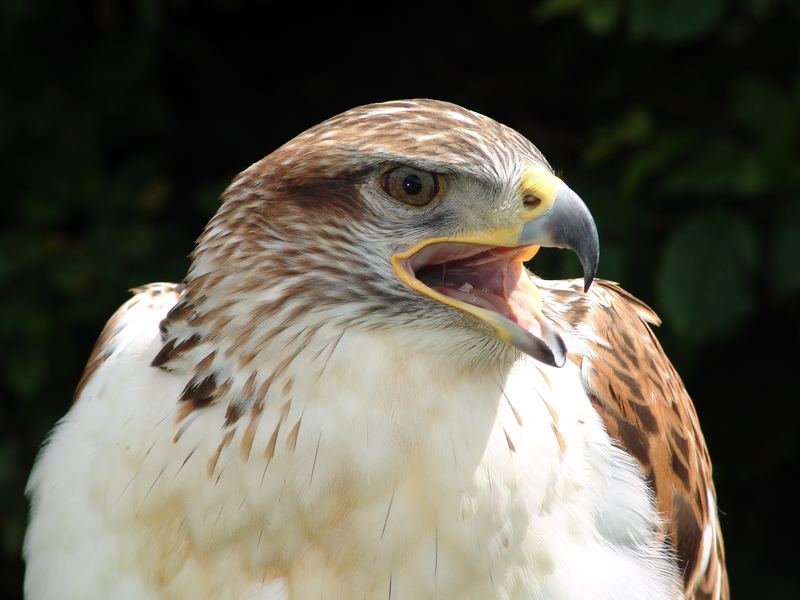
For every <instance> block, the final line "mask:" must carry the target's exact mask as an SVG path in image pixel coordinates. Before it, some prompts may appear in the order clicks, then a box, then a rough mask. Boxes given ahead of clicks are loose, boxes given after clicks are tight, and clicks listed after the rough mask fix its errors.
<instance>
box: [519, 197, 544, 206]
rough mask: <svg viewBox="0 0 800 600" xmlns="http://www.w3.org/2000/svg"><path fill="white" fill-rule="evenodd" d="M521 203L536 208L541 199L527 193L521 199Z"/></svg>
mask: <svg viewBox="0 0 800 600" xmlns="http://www.w3.org/2000/svg"><path fill="white" fill-rule="evenodd" d="M522 203H523V204H524V205H525V208H536V207H537V206H539V205H540V204H541V203H542V200H541V198H537V197H536V196H531V195H527V196H525V197H524V198H523V199H522Z"/></svg>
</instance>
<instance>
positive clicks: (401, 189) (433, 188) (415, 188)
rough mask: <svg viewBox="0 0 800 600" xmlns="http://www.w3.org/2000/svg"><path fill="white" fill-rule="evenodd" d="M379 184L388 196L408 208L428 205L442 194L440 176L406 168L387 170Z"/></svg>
mask: <svg viewBox="0 0 800 600" xmlns="http://www.w3.org/2000/svg"><path fill="white" fill-rule="evenodd" d="M379 182H380V186H381V188H382V189H383V191H384V192H386V193H387V194H388V195H389V196H391V197H392V198H394V199H395V200H399V201H400V202H402V203H403V204H408V205H410V206H425V205H426V204H430V203H431V201H433V200H434V198H436V197H438V196H439V195H440V194H441V192H442V185H441V175H439V174H438V173H429V172H427V171H422V170H420V169H415V168H414V167H408V166H400V167H394V168H391V169H389V170H388V171H386V172H384V173H383V174H382V175H381V176H380V178H379Z"/></svg>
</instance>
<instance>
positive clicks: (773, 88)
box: [0, 0, 800, 598]
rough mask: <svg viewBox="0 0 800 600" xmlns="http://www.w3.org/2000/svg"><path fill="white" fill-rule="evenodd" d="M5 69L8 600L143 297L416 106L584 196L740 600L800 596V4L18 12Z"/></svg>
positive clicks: (5, 19)
mask: <svg viewBox="0 0 800 600" xmlns="http://www.w3.org/2000/svg"><path fill="white" fill-rule="evenodd" d="M0 55H1V56H2V61H1V62H0V149H1V152H0V156H2V160H0V173H1V174H2V181H3V184H4V185H8V189H6V191H5V192H3V193H2V198H3V201H2V204H3V207H2V209H1V210H2V214H3V217H2V225H1V226H0V290H1V293H0V356H2V360H1V361H0V399H1V400H2V402H1V403H0V561H1V562H0V594H1V595H2V596H3V597H6V598H13V597H19V595H20V589H21V583H20V582H21V577H22V572H23V564H22V561H21V559H20V544H21V541H22V537H23V533H24V528H25V522H26V510H27V508H26V501H25V499H24V497H23V487H24V484H25V480H26V478H27V475H28V472H29V470H30V467H31V464H32V462H33V459H34V457H35V454H36V452H37V449H38V447H39V445H40V444H41V442H42V440H43V439H44V438H45V436H46V434H47V431H48V430H49V429H50V428H51V427H52V426H53V424H54V423H55V421H56V420H57V419H58V418H59V417H60V416H61V415H63V414H64V412H65V411H66V410H67V409H68V407H69V403H70V399H71V394H72V390H73V389H74V386H75V384H76V382H77V381H78V378H79V377H80V373H81V370H82V368H83V364H84V362H85V360H86V358H87V356H88V353H89V351H90V349H91V346H92V344H93V343H94V340H95V338H96V336H97V334H98V333H99V331H100V329H101V327H102V326H103V323H104V322H105V320H106V319H107V318H108V316H110V314H111V313H112V312H113V311H114V309H115V308H116V307H117V306H118V305H119V304H120V303H121V302H123V301H124V300H125V299H126V298H127V297H128V295H127V292H126V290H127V289H128V288H131V287H133V286H136V285H139V284H142V283H146V282H151V281H160V280H166V281H177V280H180V279H182V277H183V274H184V273H185V270H186V268H187V266H188V261H187V259H186V255H187V253H188V252H189V251H190V250H191V248H192V246H193V240H194V239H195V237H196V236H197V235H198V234H199V232H200V230H201V228H202V227H203V225H204V224H205V222H206V221H207V220H208V218H209V217H210V216H211V215H212V214H213V212H214V211H215V209H216V207H217V204H218V196H219V194H220V192H221V191H222V190H223V189H224V187H225V186H226V184H227V183H228V181H229V180H230V179H231V177H232V176H234V175H235V174H236V173H237V172H238V171H240V170H242V169H243V168H245V167H246V166H248V165H249V164H250V163H252V162H254V161H255V160H257V159H259V158H261V157H262V156H264V155H265V154H267V153H269V152H271V151H272V150H273V149H274V148H276V147H277V146H279V145H280V144H282V143H283V142H285V141H287V140H288V139H290V138H291V137H293V136H294V135H296V134H297V133H299V132H301V131H302V130H304V129H306V128H307V127H309V126H311V125H313V124H315V123H317V122H319V121H321V120H323V119H324V118H326V117H329V116H331V115H333V114H335V113H338V112H340V111H342V110H345V109H347V108H350V107H352V106H355V105H359V104H364V103H367V102H373V101H380V100H388V99H394V98H403V97H420V96H425V97H433V98H440V99H446V100H450V101H453V102H456V103H459V104H462V105H464V106H466V107H468V108H471V109H473V110H477V111H479V112H482V113H484V114H487V115H489V116H491V117H494V118H495V119H497V120H499V121H501V122H504V123H506V124H508V125H510V126H512V127H514V128H516V129H518V130H520V131H521V132H522V133H523V134H525V135H527V136H528V137H529V138H530V139H532V140H533V141H534V143H536V144H537V145H538V146H539V147H540V148H541V149H542V150H543V152H544V153H545V154H546V156H548V158H549V159H550V161H551V162H552V164H553V165H554V166H555V167H556V169H557V170H558V171H559V173H560V174H561V175H562V176H563V177H564V178H565V179H566V180H567V181H568V182H569V184H570V185H571V186H572V187H573V188H574V189H576V190H577V191H578V192H579V193H580V194H581V195H582V196H583V198H584V199H585V200H586V201H587V203H588V204H589V206H590V208H591V209H592V211H593V213H594V215H595V217H596V220H597V222H598V226H599V230H600V237H601V247H602V251H601V266H600V275H601V276H603V277H606V278H609V279H613V280H616V281H619V282H621V283H622V284H623V285H624V286H625V287H626V288H628V289H629V290H631V291H632V292H634V293H636V294H637V295H639V296H640V297H642V298H643V299H644V300H645V301H647V302H648V303H650V304H651V305H652V306H653V307H654V308H655V309H656V310H657V311H658V312H659V313H660V314H661V316H662V318H663V320H664V325H663V326H662V327H661V328H660V329H659V330H658V335H659V337H660V338H661V340H662V341H663V343H664V344H665V346H666V348H667V350H668V352H669V354H670V356H671V357H672V359H673V361H674V362H675V363H676V365H677V366H678V369H679V371H680V372H681V373H682V375H683V377H684V379H685V381H686V384H687V387H688V388H689V391H690V392H691V393H692V395H693V397H694V399H695V402H696V404H697V410H698V412H699V413H700V418H701V422H702V424H703V428H704V431H705V434H706V437H707V440H708V443H709V446H710V449H711V454H712V457H713V458H714V460H715V471H714V474H715V479H716V482H717V488H718V492H719V505H720V508H721V510H722V513H723V514H722V524H723V527H724V529H725V533H726V542H727V550H728V564H729V570H730V577H731V584H732V590H733V593H734V596H735V597H736V598H798V597H800V574H799V573H798V571H799V569H798V566H797V557H798V551H797V536H798V527H797V517H796V515H794V510H795V508H796V504H797V501H796V498H797V496H796V493H795V492H790V491H789V488H790V487H791V486H792V481H795V480H796V476H797V474H798V454H799V453H800V448H799V447H798V446H799V443H798V442H799V441H800V436H799V435H798V400H800V393H798V386H797V373H796V369H797V366H796V362H797V358H796V353H795V350H794V348H795V344H796V343H797V339H798V333H800V319H798V308H800V139H799V137H800V136H798V129H799V124H798V119H799V118H800V0H791V1H790V0H701V1H695V0H671V1H669V2H666V1H658V0H545V1H544V2H533V1H528V2H512V1H509V0H502V1H495V2H488V1H487V2H485V3H480V4H479V3H470V2H461V3H455V4H452V5H449V6H447V5H435V6H434V5H428V6H414V5H412V4H409V3H402V4H400V3H378V2H376V3H373V4H372V5H371V6H370V7H361V8H359V7H355V6H351V5H349V4H346V3H339V4H327V5H325V6H323V7H318V6H314V5H310V4H305V3H300V2H295V3H294V4H286V3H282V4H280V5H276V4H269V3H266V2H246V1H244V0H239V1H229V2H190V1H188V0H163V1H158V0H130V1H126V2H123V1H118V0H95V1H94V2H84V3H56V2H50V3H46V2H44V1H42V0H3V1H2V3H0ZM534 268H535V269H536V270H538V271H539V272H540V273H543V274H545V275H547V276H576V275H577V274H578V273H579V269H578V267H577V262H575V261H574V259H573V258H571V257H568V256H567V254H565V253H549V254H546V255H544V256H543V257H542V258H541V259H537V261H536V262H535V264H534ZM792 473H794V475H792Z"/></svg>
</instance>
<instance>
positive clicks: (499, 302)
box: [433, 263, 540, 335]
mask: <svg viewBox="0 0 800 600" xmlns="http://www.w3.org/2000/svg"><path fill="white" fill-rule="evenodd" d="M501 279H502V281H501V282H497V283H499V285H497V286H492V287H499V288H502V291H501V290H495V289H493V290H488V289H485V288H483V289H480V288H477V287H474V286H473V285H472V284H471V283H469V282H465V283H462V284H461V286H459V287H456V284H454V283H451V284H449V285H436V286H433V289H435V290H436V291H437V292H439V293H441V294H444V295H445V296H450V297H451V298H454V299H456V300H460V301H461V302H466V303H467V304H472V305H473V306H480V307H481V308H485V309H487V310H491V311H492V312H496V313H498V314H500V315H502V316H504V317H506V318H507V319H509V320H511V321H513V322H514V323H516V324H517V325H519V326H520V327H522V328H523V329H525V330H526V331H531V333H533V334H535V335H538V334H539V333H540V332H539V319H538V315H539V303H538V293H537V290H536V288H535V287H534V285H533V282H531V280H530V277H529V276H528V273H527V272H526V271H525V269H523V268H522V267H521V266H520V265H517V264H513V263H512V264H510V265H509V266H508V269H507V270H506V271H505V272H504V273H503V274H502V277H501ZM479 285H480V284H479Z"/></svg>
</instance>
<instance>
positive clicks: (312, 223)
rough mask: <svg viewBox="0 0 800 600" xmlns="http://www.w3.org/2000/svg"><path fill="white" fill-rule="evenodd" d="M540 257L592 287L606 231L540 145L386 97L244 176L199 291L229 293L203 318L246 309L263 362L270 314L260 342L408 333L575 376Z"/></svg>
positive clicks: (205, 242) (232, 191) (452, 110)
mask: <svg viewBox="0 0 800 600" xmlns="http://www.w3.org/2000/svg"><path fill="white" fill-rule="evenodd" d="M541 246H546V247H559V248H569V249H571V250H573V251H574V252H576V253H577V255H578V257H579V259H580V261H581V263H582V266H583V277H584V285H585V288H587V289H588V286H589V285H590V284H591V281H592V278H593V277H594V275H595V271H596V269H597V263H598V254H599V245H598V238H597V231H596V228H595V224H594V221H593V219H592V216H591V214H590V213H589V211H588V209H587V208H586V206H585V205H584V203H583V202H582V201H581V200H580V198H579V197H578V196H577V195H576V194H575V193H574V192H573V191H572V190H571V189H570V188H569V187H567V185H565V184H564V182H563V181H561V180H560V179H559V178H558V177H557V176H556V175H555V174H554V173H553V171H552V169H551V168H550V166H549V165H548V163H547V161H546V160H545V159H544V157H543V156H542V154H541V153H540V152H539V151H538V150H537V149H536V147H535V146H534V145H533V144H532V143H531V142H529V141H528V140H527V139H526V138H524V137H523V136H522V135H520V134H519V133H517V132H516V131H514V130H512V129H510V128H508V127H505V126H504V125H501V124H499V123H497V122H496V121H494V120H492V119H489V118H487V117H485V116H482V115H479V114H477V113H474V112H471V111H468V110H466V109H464V108H461V107H459V106H456V105H454V104H450V103H446V102H439V101H433V100H409V101H396V102H387V103H382V104H372V105H367V106H362V107H358V108H355V109H352V110H349V111H347V112H345V113H342V114H340V115H337V116H335V117H333V118H331V119H329V120H327V121H325V122H323V123H321V124H319V125H317V126H315V127H313V128H311V129H309V130H307V131H306V132H304V133H302V134H300V135H299V136H297V137H296V138H295V139H293V140H292V141H290V142H288V143H287V144H285V145H284V146H282V147H281V148H279V149H278V150H276V151H275V152H273V153H272V154H270V155H269V156H267V157H266V158H264V159H263V160H261V161H259V162H258V163H256V164H254V165H253V166H251V167H250V168H249V169H247V170H246V171H245V172H244V173H242V174H241V175H240V176H239V177H238V178H237V179H236V180H235V181H234V182H233V184H232V185H231V186H230V187H229V188H228V190H227V191H226V193H225V196H224V203H223V205H222V207H221V208H220V211H219V212H218V214H217V215H216V216H215V217H214V219H212V221H211V222H210V223H209V225H208V227H207V229H206V231H205V232H204V234H203V236H202V237H201V239H200V241H199V245H198V248H197V250H196V251H195V254H194V264H193V267H192V271H191V273H190V277H189V280H188V284H189V288H188V289H189V291H190V293H192V294H193V296H194V298H195V299H202V301H205V302H206V303H208V302H211V300H210V299H213V298H214V297H216V298H218V299H219V298H220V297H224V298H225V301H224V302H221V301H218V302H217V306H216V308H215V307H214V306H207V307H206V310H205V311H203V312H204V313H208V312H213V311H214V310H216V311H217V312H218V313H219V314H224V313H225V310H223V308H224V307H227V312H228V313H231V307H232V306H237V307H238V312H236V314H229V315H228V316H225V317H223V318H222V323H221V325H222V326H229V325H230V324H231V323H234V324H238V327H239V329H240V330H241V331H245V332H249V333H250V334H251V335H250V340H249V341H248V342H247V343H244V346H248V345H252V346H253V347H252V348H251V352H257V351H258V339H257V338H258V335H256V332H258V331H259V327H260V326H261V323H262V322H265V321H267V320H268V319H269V321H270V322H271V323H273V326H272V327H271V332H270V333H269V334H267V333H263V334H262V335H261V338H259V339H267V336H268V335H270V336H274V335H279V334H286V335H289V336H294V337H295V338H296V337H297V336H299V335H300V334H301V332H302V331H308V329H309V327H312V328H313V327H314V325H313V323H314V322H315V320H316V321H317V322H319V326H320V327H321V326H322V324H323V323H331V322H341V323H342V324H344V325H349V326H352V325H356V326H363V327H367V328H371V329H381V328H392V327H395V326H397V325H403V326H405V327H406V328H407V329H413V330H414V331H416V332H420V331H427V332H435V336H436V337H437V339H440V340H442V339H451V340H459V343H464V342H466V343H470V341H472V343H473V345H474V346H475V347H484V348H491V349H494V350H497V348H498V347H500V348H503V349H506V350H508V349H511V350H513V349H516V350H517V351H522V352H524V353H526V354H529V355H530V356H532V357H534V358H536V359H537V360H539V361H542V362H544V363H546V364H549V365H556V366H560V365H562V364H563V363H564V360H565V357H566V349H565V346H564V342H563V341H562V339H561V338H560V336H559V335H558V333H557V332H556V331H555V330H553V328H552V327H551V326H550V325H549V323H548V321H547V319H546V318H544V317H543V315H542V311H541V299H540V296H539V294H538V292H537V289H536V285H535V280H534V279H532V277H531V276H530V274H529V273H528V271H527V269H525V267H524V265H523V263H524V262H526V261H528V260H530V259H531V258H532V257H533V256H534V255H535V254H536V252H537V251H538V249H539V248H540V247H541ZM202 301H201V302H194V308H195V309H196V310H199V307H200V304H202ZM179 306H180V305H179ZM220 306H222V307H223V308H220ZM310 315H315V316H316V317H315V318H314V319H312V318H311V317H310ZM248 319H249V320H248ZM295 322H296V323H301V322H302V323H303V327H302V329H301V328H300V326H299V325H298V327H297V328H296V330H294V331H291V329H292V326H293V325H292V324H293V323H295ZM275 324H277V325H275ZM219 325H220V323H218V326H219ZM276 328H277V329H280V331H277V332H276ZM315 331H316V330H315ZM240 338H241V339H244V337H243V336H241V335H240Z"/></svg>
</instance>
